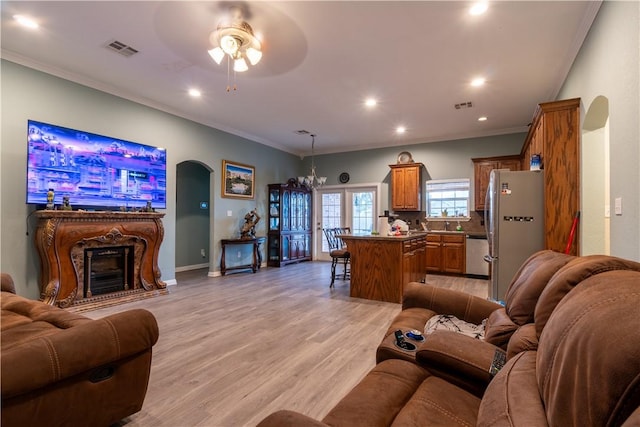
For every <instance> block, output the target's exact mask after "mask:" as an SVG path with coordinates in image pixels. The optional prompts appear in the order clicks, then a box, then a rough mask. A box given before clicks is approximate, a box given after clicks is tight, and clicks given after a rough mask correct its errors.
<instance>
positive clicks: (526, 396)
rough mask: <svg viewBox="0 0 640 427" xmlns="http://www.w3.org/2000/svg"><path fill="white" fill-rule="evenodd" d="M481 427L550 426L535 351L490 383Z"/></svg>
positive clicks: (516, 360) (480, 415) (522, 355)
mask: <svg viewBox="0 0 640 427" xmlns="http://www.w3.org/2000/svg"><path fill="white" fill-rule="evenodd" d="M514 390H517V392H514ZM477 425H478V427H481V426H482V427H484V426H493V427H500V426H546V425H547V420H546V415H545V410H544V406H543V405H542V401H541V400H540V395H539V394H538V386H537V383H536V352H535V351H525V352H522V353H519V354H517V355H516V356H514V357H513V358H512V359H510V360H509V361H508V362H507V364H506V365H505V366H504V367H503V368H502V370H500V372H498V374H497V375H496V376H495V378H494V379H493V381H491V382H490V383H489V386H488V387H487V390H486V391H485V394H484V397H483V399H482V404H481V405H480V410H479V412H478V424H477ZM557 425H569V424H557Z"/></svg>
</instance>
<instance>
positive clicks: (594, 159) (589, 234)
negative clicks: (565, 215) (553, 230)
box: [580, 96, 611, 255]
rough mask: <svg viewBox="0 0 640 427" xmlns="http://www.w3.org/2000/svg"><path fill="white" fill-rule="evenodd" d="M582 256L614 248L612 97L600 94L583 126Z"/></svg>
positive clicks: (602, 252)
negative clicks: (610, 100) (610, 112)
mask: <svg viewBox="0 0 640 427" xmlns="http://www.w3.org/2000/svg"><path fill="white" fill-rule="evenodd" d="M581 157H582V158H581V163H582V189H581V193H582V206H581V212H582V213H581V218H580V221H581V227H580V228H581V230H582V235H581V237H580V242H581V243H582V247H581V250H580V253H581V254H582V255H591V254H606V255H609V254H610V252H611V250H610V210H611V209H610V208H611V206H610V205H611V202H610V180H609V176H610V162H609V100H608V99H607V98H606V97H604V96H598V97H597V98H595V99H594V100H593V102H592V103H591V105H590V106H589V108H588V109H587V110H586V114H585V117H584V122H583V126H582V150H581Z"/></svg>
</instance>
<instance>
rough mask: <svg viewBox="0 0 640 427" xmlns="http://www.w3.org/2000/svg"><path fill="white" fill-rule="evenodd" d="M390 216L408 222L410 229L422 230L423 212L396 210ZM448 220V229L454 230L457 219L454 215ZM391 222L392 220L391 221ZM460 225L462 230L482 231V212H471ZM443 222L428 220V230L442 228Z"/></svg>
mask: <svg viewBox="0 0 640 427" xmlns="http://www.w3.org/2000/svg"><path fill="white" fill-rule="evenodd" d="M392 216H394V217H395V219H401V220H403V221H404V222H406V223H407V224H409V229H410V230H422V226H421V225H420V223H421V222H422V221H425V217H426V215H425V212H397V213H392ZM448 221H449V230H455V228H456V226H457V225H458V221H457V220H456V218H455V217H451V218H448ZM392 222H393V221H392ZM460 225H461V226H462V230H463V231H471V232H474V233H480V232H482V233H484V231H485V229H484V216H483V215H482V212H480V213H478V212H475V211H473V212H471V219H470V220H469V221H460ZM444 227H445V222H444V221H441V220H438V221H429V230H444Z"/></svg>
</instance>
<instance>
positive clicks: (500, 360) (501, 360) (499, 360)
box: [489, 349, 507, 377]
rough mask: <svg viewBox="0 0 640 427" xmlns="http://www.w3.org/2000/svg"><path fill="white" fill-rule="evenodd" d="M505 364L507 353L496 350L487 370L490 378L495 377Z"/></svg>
mask: <svg viewBox="0 0 640 427" xmlns="http://www.w3.org/2000/svg"><path fill="white" fill-rule="evenodd" d="M505 363H507V353H505V352H504V351H502V350H500V349H496V352H495V353H494V354H493V361H492V362H491V367H490V368H489V373H490V374H491V376H492V377H493V376H495V375H496V374H497V373H498V372H499V371H500V369H502V367H503V366H504V364H505Z"/></svg>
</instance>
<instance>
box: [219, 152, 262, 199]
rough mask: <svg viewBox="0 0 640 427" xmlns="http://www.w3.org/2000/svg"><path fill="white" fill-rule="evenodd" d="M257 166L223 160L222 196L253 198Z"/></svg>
mask: <svg viewBox="0 0 640 427" xmlns="http://www.w3.org/2000/svg"><path fill="white" fill-rule="evenodd" d="M255 188H256V168H255V167H253V166H249V165H243V164H242V163H236V162H230V161H228V160H223V161H222V197H230V198H235V199H253V198H254V196H255Z"/></svg>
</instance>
